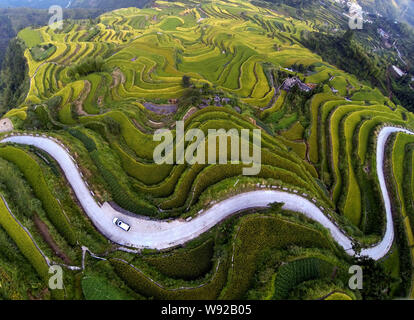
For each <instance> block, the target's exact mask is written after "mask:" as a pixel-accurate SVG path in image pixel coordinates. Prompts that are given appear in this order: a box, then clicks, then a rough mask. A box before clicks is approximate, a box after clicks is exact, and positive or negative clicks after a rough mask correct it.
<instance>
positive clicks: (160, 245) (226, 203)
mask: <svg viewBox="0 0 414 320" xmlns="http://www.w3.org/2000/svg"><path fill="white" fill-rule="evenodd" d="M395 132H405V133H407V134H413V135H414V132H411V131H408V130H406V129H401V128H396V127H384V128H383V129H382V130H381V131H380V133H379V135H378V141H377V149H376V160H377V174H378V180H379V183H380V187H381V193H382V197H383V200H384V205H385V209H386V222H387V223H386V232H385V234H384V237H383V239H382V240H381V241H380V242H379V243H378V244H376V245H375V246H373V247H370V248H366V249H363V250H362V254H363V255H366V256H369V257H371V258H373V259H376V260H378V259H380V258H382V257H383V256H384V255H386V254H387V252H388V251H389V249H390V248H391V246H392V243H393V240H394V228H393V221H392V214H391V202H390V199H389V195H388V191H387V188H386V184H385V177H384V172H383V162H384V149H385V145H386V142H387V140H388V138H389V136H390V135H391V134H392V133H395ZM0 142H1V143H6V142H12V143H17V144H25V145H32V146H34V147H37V148H39V149H42V150H43V151H45V152H47V153H49V154H50V155H51V156H52V157H53V158H54V159H55V160H56V161H57V162H58V163H59V165H60V166H61V168H62V170H63V172H64V173H65V175H66V178H67V180H68V182H69V184H70V185H71V187H72V189H73V190H74V192H75V194H76V196H77V198H78V200H79V202H80V204H81V206H82V208H83V209H84V211H85V212H86V214H87V215H88V217H89V218H90V219H91V220H92V222H93V223H94V225H95V226H96V228H97V229H98V230H99V231H100V232H101V233H102V234H104V235H105V236H106V237H107V238H108V239H110V240H111V241H113V242H115V243H118V244H120V245H123V246H128V247H135V248H153V249H166V248H169V247H173V246H176V245H180V244H183V243H185V242H187V241H189V240H191V239H194V238H196V237H198V236H199V235H201V234H202V233H204V232H206V231H208V230H209V229H211V228H212V227H214V226H215V225H216V224H218V223H219V222H221V221H222V220H223V219H225V218H226V217H228V216H229V215H231V214H233V213H235V212H238V211H241V210H245V209H250V208H255V207H265V206H267V205H268V204H270V203H272V202H283V203H284V206H283V208H284V209H287V210H292V211H296V212H300V213H302V214H304V215H305V216H307V217H309V218H311V219H313V220H315V221H317V222H319V223H320V224H321V225H322V226H324V227H325V228H327V229H328V230H329V231H330V233H331V235H332V237H333V238H334V240H335V241H336V242H337V243H338V244H339V245H340V246H341V247H342V248H344V249H345V250H346V251H347V253H348V254H350V255H352V254H354V251H353V250H352V241H351V239H350V238H348V236H347V235H345V234H344V233H343V231H342V230H340V229H339V228H338V227H337V226H336V225H335V224H334V223H333V222H332V221H331V220H329V219H328V218H327V217H326V216H325V214H324V213H323V212H322V211H321V210H320V209H319V208H318V207H317V206H316V205H315V204H314V203H312V202H311V201H309V200H308V199H305V198H303V197H301V196H300V195H297V194H291V193H288V192H284V191H278V190H259V191H251V192H246V193H241V194H239V195H236V196H233V197H231V198H228V199H226V200H223V201H220V202H219V203H217V204H215V205H214V206H212V207H211V208H210V209H208V210H205V211H204V212H203V213H202V214H199V215H198V216H197V217H195V218H194V219H193V220H191V221H189V222H185V221H182V220H173V221H169V222H167V221H155V220H148V219H143V218H140V217H131V216H130V215H126V214H124V213H122V212H119V211H117V210H115V209H114V208H113V207H111V206H110V205H109V203H104V204H103V205H102V206H100V205H98V203H97V202H96V201H95V199H94V197H93V196H92V194H91V192H90V190H89V189H88V187H87V185H86V184H85V181H84V180H83V178H82V176H81V174H80V172H79V170H78V168H77V165H76V164H75V162H74V160H73V159H72V157H71V156H70V154H69V153H68V151H67V150H66V149H65V148H64V147H62V146H61V145H60V144H58V143H57V142H56V141H54V140H52V139H50V138H47V137H38V136H31V135H20V136H17V135H16V136H10V137H7V138H5V139H3V140H1V141H0ZM113 218H120V219H121V220H123V221H125V222H126V223H128V224H129V225H130V226H131V230H130V231H129V232H125V231H123V230H121V229H119V228H118V227H116V226H115V225H114V224H113V222H112V221H113Z"/></svg>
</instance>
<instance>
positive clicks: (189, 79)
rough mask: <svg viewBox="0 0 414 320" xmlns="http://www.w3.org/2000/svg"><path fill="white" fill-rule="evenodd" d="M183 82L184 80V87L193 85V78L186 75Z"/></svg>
mask: <svg viewBox="0 0 414 320" xmlns="http://www.w3.org/2000/svg"><path fill="white" fill-rule="evenodd" d="M182 82H183V87H184V88H188V87H190V85H191V78H190V77H189V76H186V75H184V76H183V79H182Z"/></svg>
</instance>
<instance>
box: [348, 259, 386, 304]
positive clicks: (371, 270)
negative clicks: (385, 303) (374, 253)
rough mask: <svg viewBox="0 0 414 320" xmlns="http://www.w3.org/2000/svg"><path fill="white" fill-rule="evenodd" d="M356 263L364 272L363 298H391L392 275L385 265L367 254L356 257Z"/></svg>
mask: <svg viewBox="0 0 414 320" xmlns="http://www.w3.org/2000/svg"><path fill="white" fill-rule="evenodd" d="M354 264H355V265H359V266H360V267H361V268H362V272H363V289H362V290H361V294H362V298H363V299H364V300H386V299H389V297H390V287H391V283H392V277H391V275H390V274H389V273H388V272H386V271H385V269H384V267H383V265H382V264H380V263H379V262H377V261H375V260H374V259H371V258H369V257H367V256H357V257H355V258H354Z"/></svg>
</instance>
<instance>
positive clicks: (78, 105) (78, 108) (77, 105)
mask: <svg viewBox="0 0 414 320" xmlns="http://www.w3.org/2000/svg"><path fill="white" fill-rule="evenodd" d="M83 83H84V87H83V90H82V92H81V94H80V96H79V97H78V99H77V100H76V101H75V102H74V103H73V104H74V105H75V108H76V112H77V114H78V115H80V116H89V114H88V113H86V112H85V110H83V103H84V102H85V100H86V98H87V97H88V95H89V93H90V92H91V83H90V82H89V81H88V80H84V81H83Z"/></svg>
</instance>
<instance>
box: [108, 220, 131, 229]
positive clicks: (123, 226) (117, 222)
mask: <svg viewBox="0 0 414 320" xmlns="http://www.w3.org/2000/svg"><path fill="white" fill-rule="evenodd" d="M112 222H113V223H114V225H116V226H117V227H120V228H121V229H122V230H124V231H127V232H128V231H129V230H130V229H131V226H130V225H129V224H126V223H125V222H123V221H121V220H119V219H118V218H114V220H112Z"/></svg>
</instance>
